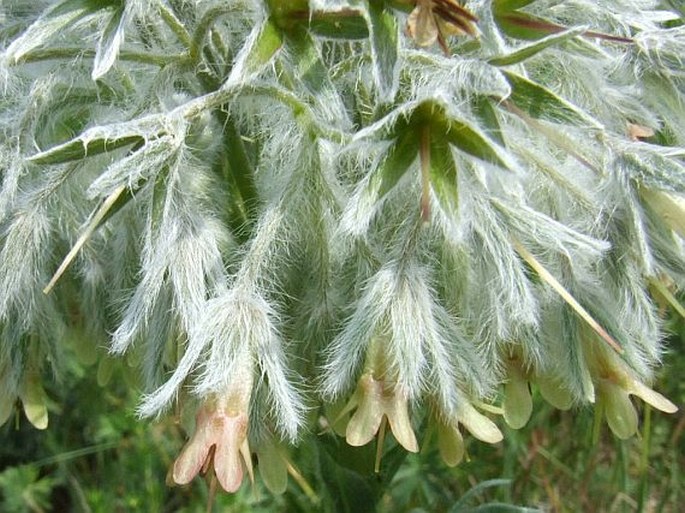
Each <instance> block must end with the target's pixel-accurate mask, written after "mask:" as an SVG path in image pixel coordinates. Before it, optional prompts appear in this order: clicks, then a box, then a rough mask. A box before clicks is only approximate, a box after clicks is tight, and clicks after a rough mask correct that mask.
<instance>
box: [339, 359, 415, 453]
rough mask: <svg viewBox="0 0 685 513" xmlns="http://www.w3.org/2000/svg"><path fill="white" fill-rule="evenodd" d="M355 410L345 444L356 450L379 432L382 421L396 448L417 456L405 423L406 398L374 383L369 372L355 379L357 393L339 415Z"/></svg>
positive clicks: (380, 382)
mask: <svg viewBox="0 0 685 513" xmlns="http://www.w3.org/2000/svg"><path fill="white" fill-rule="evenodd" d="M355 408H356V411H355V412H354V414H353V415H352V418H350V421H349V422H348V424H347V428H346V430H345V439H346V440H347V443H348V444H350V445H352V446H355V447H357V446H361V445H366V444H367V443H369V442H370V441H371V440H373V438H374V437H375V436H376V434H377V433H378V432H379V429H380V428H381V423H382V421H383V418H384V417H385V418H386V419H387V422H388V424H390V430H391V431H392V433H393V435H394V436H395V439H396V440H397V441H398V442H399V444H400V445H401V446H402V447H404V448H405V449H406V450H408V451H410V452H418V450H419V446H418V443H417V442H416V436H415V435H414V430H413V429H412V427H411V421H410V420H409V411H408V406H407V398H406V396H405V395H404V394H403V393H402V392H401V391H399V390H397V389H396V387H395V383H394V382H392V381H386V380H384V379H377V378H376V377H374V375H373V373H372V372H366V373H364V374H363V375H362V377H361V378H360V379H359V384H358V385H357V391H356V392H355V394H354V396H353V397H352V399H351V400H350V402H349V403H348V404H347V406H345V408H344V409H343V412H342V413H341V415H344V414H346V413H347V412H350V411H352V410H353V409H355Z"/></svg>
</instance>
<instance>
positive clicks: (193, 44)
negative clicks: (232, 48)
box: [190, 5, 233, 62]
mask: <svg viewBox="0 0 685 513" xmlns="http://www.w3.org/2000/svg"><path fill="white" fill-rule="evenodd" d="M232 11H233V7H232V6H226V5H222V6H220V7H214V8H213V9H210V10H209V11H207V12H206V13H205V14H204V16H202V18H201V19H200V21H199V23H198V24H197V28H196V29H195V32H194V33H193V38H192V40H191V41H190V61H191V62H197V61H198V60H199V58H200V51H201V50H202V47H203V46H204V44H205V39H206V38H207V34H208V33H209V30H210V29H211V28H212V25H214V22H216V20H217V18H219V17H220V16H223V15H224V14H228V13H230V12H232Z"/></svg>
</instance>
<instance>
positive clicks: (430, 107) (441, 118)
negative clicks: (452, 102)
mask: <svg viewBox="0 0 685 513" xmlns="http://www.w3.org/2000/svg"><path fill="white" fill-rule="evenodd" d="M414 116H415V117H414ZM414 116H413V118H412V122H415V121H419V122H420V121H421V120H425V121H426V122H428V123H430V125H431V132H432V133H433V134H441V135H442V136H443V137H444V138H445V140H446V141H448V142H449V143H450V144H453V145H454V146H456V147H457V148H458V149H459V150H461V151H463V152H464V153H467V154H469V155H471V156H473V157H476V158H478V159H481V160H483V161H485V162H489V163H491V164H495V165H496V166H499V167H501V168H504V169H511V163H510V162H509V159H508V158H507V156H506V155H505V154H504V152H503V151H502V150H501V149H499V148H498V147H497V145H496V144H495V143H494V142H493V141H491V140H490V139H489V138H488V137H487V136H486V135H485V134H483V133H482V132H481V131H480V130H479V129H478V128H476V127H475V126H474V125H473V124H472V123H470V122H469V121H466V120H463V119H458V118H457V117H456V116H453V115H452V114H451V113H449V112H447V110H446V108H445V107H444V106H443V105H442V104H440V103H438V102H436V101H434V100H429V101H426V102H423V104H422V105H420V106H419V107H418V108H417V111H416V113H415V115H414Z"/></svg>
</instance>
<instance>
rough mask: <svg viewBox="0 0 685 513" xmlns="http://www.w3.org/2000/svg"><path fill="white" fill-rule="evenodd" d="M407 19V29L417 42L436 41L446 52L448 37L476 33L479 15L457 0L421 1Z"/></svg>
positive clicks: (427, 43) (426, 44)
mask: <svg viewBox="0 0 685 513" xmlns="http://www.w3.org/2000/svg"><path fill="white" fill-rule="evenodd" d="M415 5H416V7H414V10H413V11H412V12H411V14H409V18H408V19H407V32H408V33H409V37H411V38H412V39H413V40H414V41H415V42H416V44H417V45H419V46H431V45H433V44H434V43H435V42H436V41H437V42H438V43H439V44H440V48H442V50H443V52H445V54H446V55H449V54H450V51H449V48H448V46H447V39H446V38H447V37H448V36H457V35H464V34H468V35H470V36H476V34H477V32H476V27H475V25H474V23H475V22H477V21H478V18H476V16H474V15H473V14H472V13H471V12H470V11H468V10H467V9H465V8H464V7H462V6H461V5H459V4H458V3H457V2H456V1H455V0H417V1H416V2H415Z"/></svg>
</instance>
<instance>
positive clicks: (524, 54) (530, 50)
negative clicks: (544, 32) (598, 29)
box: [488, 27, 585, 66]
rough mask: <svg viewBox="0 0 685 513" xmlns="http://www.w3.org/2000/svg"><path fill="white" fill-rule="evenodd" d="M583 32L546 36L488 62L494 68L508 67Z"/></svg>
mask: <svg viewBox="0 0 685 513" xmlns="http://www.w3.org/2000/svg"><path fill="white" fill-rule="evenodd" d="M584 30H585V29H584V28H583V27H577V28H572V29H568V30H565V31H563V32H560V33H559V34H553V35H551V36H547V37H545V38H543V39H540V40H539V41H537V42H535V43H532V44H530V45H527V46H524V47H523V48H519V49H518V50H515V51H513V52H511V53H509V54H507V55H501V56H498V57H491V58H490V59H488V62H489V63H490V64H492V65H494V66H510V65H512V64H518V63H519V62H523V61H525V60H526V59H529V58H530V57H532V56H534V55H536V54H538V53H540V52H541V51H543V50H545V49H547V48H550V47H552V46H555V45H559V44H561V43H564V42H565V41H568V40H570V39H573V38H575V37H576V36H578V35H580V34H582V33H583V32H584Z"/></svg>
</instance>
